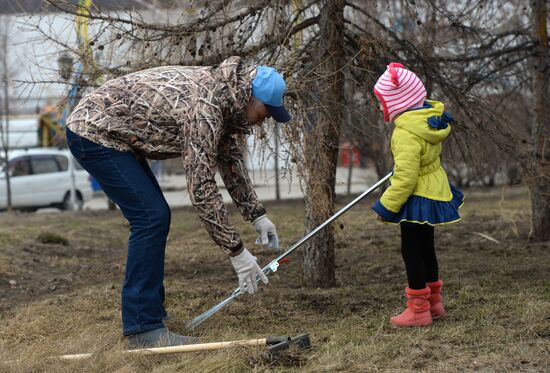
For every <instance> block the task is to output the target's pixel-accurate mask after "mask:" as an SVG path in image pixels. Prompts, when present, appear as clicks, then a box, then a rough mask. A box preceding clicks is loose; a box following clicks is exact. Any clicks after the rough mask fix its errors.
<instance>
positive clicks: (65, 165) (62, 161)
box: [55, 155, 69, 171]
mask: <svg viewBox="0 0 550 373" xmlns="http://www.w3.org/2000/svg"><path fill="white" fill-rule="evenodd" d="M55 159H56V160H57V163H59V169H60V170H61V171H67V170H68V169H69V159H68V158H67V157H65V156H63V155H56V156H55Z"/></svg>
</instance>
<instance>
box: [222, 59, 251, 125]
mask: <svg viewBox="0 0 550 373" xmlns="http://www.w3.org/2000/svg"><path fill="white" fill-rule="evenodd" d="M249 70H250V68H248V67H246V66H244V64H243V62H242V60H241V58H240V57H237V56H233V57H229V58H228V59H226V60H224V61H223V62H222V63H220V64H219V65H217V66H214V70H213V75H214V77H215V78H216V79H217V81H218V83H220V84H219V85H217V88H218V89H217V91H216V98H217V99H218V101H219V103H220V108H221V110H222V113H223V119H224V125H225V128H226V130H227V131H228V132H229V133H234V134H249V133H251V130H252V127H253V126H252V125H251V124H250V123H249V122H248V120H247V118H246V106H247V104H248V100H249V99H250V95H251V94H252V79H251V77H250V71H249Z"/></svg>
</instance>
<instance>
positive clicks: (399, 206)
mask: <svg viewBox="0 0 550 373" xmlns="http://www.w3.org/2000/svg"><path fill="white" fill-rule="evenodd" d="M374 93H375V94H376V97H377V98H378V100H379V101H380V106H381V107H380V110H382V111H384V120H385V121H386V122H394V123H395V129H394V131H393V135H392V138H391V150H392V153H393V157H394V161H395V165H394V171H393V172H394V174H393V176H392V178H391V185H390V187H389V188H388V189H387V190H386V191H385V192H384V194H383V195H382V197H381V198H380V201H378V202H377V203H376V204H375V205H374V206H373V209H374V211H376V213H377V214H378V215H379V217H378V218H379V220H382V221H385V222H388V223H393V224H399V225H400V226H401V253H402V255H403V260H404V262H405V269H406V272H407V279H408V285H409V286H408V287H407V288H406V289H405V292H406V295H407V308H406V309H405V311H404V312H403V313H401V314H400V315H398V316H394V317H392V318H391V319H390V322H391V323H392V324H393V325H395V326H421V325H429V324H431V323H432V320H433V319H438V318H442V317H444V316H445V309H444V308H443V304H442V303H441V286H442V285H443V283H442V281H441V280H440V279H439V274H438V268H437V258H436V255H435V249H434V226H436V225H442V224H448V223H454V222H457V221H459V220H460V216H459V214H458V209H459V207H461V205H462V201H463V199H464V196H463V194H462V193H461V192H460V191H459V190H458V189H457V188H455V187H454V186H453V185H450V184H449V181H448V179H447V174H446V173H445V171H444V170H443V168H442V167H441V163H440V159H439V156H440V154H441V143H442V142H443V140H445V139H446V138H447V136H449V133H450V132H451V126H450V125H449V123H450V122H451V121H452V118H451V116H450V115H449V114H448V113H446V112H444V111H443V110H444V106H443V103H441V102H439V101H431V100H426V88H424V84H422V81H420V79H419V78H418V76H416V74H414V73H413V72H412V71H410V70H407V69H405V67H404V66H403V65H401V64H399V63H395V62H394V63H391V64H389V65H388V68H387V69H386V71H385V72H384V74H382V76H381V77H380V78H379V79H378V81H377V82H376V84H375V86H374Z"/></svg>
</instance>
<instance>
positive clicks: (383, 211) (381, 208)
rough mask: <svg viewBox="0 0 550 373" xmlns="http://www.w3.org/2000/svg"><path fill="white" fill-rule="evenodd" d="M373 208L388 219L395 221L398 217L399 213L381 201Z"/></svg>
mask: <svg viewBox="0 0 550 373" xmlns="http://www.w3.org/2000/svg"><path fill="white" fill-rule="evenodd" d="M372 209H373V210H374V211H375V212H376V213H377V214H378V215H380V216H381V217H382V218H383V219H384V220H386V221H393V220H394V219H395V218H396V217H397V213H395V212H391V211H390V210H388V209H387V208H385V207H384V205H383V204H382V202H380V201H378V202H376V203H375V204H374V206H372Z"/></svg>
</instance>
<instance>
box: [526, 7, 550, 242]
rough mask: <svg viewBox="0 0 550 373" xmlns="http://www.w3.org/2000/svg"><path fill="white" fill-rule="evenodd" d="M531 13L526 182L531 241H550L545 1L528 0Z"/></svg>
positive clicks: (549, 128) (549, 137)
mask: <svg viewBox="0 0 550 373" xmlns="http://www.w3.org/2000/svg"><path fill="white" fill-rule="evenodd" d="M531 12H532V13H531V14H532V16H531V17H532V24H533V36H534V41H535V50H534V57H533V96H534V103H535V117H534V121H533V126H532V131H531V134H532V136H533V152H534V154H533V156H532V164H531V167H530V169H529V171H528V175H527V176H528V178H527V182H528V185H529V189H530V196H531V211H532V217H531V238H532V239H533V240H537V241H542V240H550V162H549V161H550V159H549V158H550V156H549V155H550V143H549V139H550V136H549V132H550V123H549V122H550V116H549V113H550V110H549V108H548V106H549V105H550V99H549V93H550V92H549V89H548V85H549V81H550V79H549V78H550V75H549V71H548V69H549V67H550V60H549V53H548V26H547V21H546V20H547V17H548V2H547V0H531Z"/></svg>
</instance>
